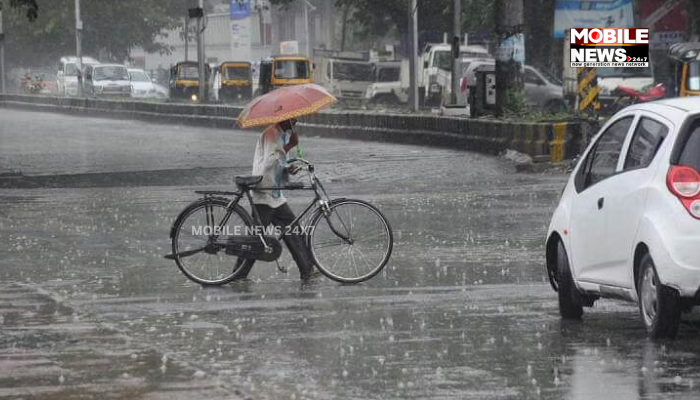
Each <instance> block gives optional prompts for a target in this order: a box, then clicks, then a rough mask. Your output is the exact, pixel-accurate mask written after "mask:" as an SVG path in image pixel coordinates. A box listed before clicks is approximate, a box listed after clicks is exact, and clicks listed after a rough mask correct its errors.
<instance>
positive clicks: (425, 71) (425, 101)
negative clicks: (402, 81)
mask: <svg viewBox="0 0 700 400" xmlns="http://www.w3.org/2000/svg"><path fill="white" fill-rule="evenodd" d="M421 58H422V62H421V63H420V65H419V68H418V72H417V74H416V75H417V76H418V93H419V96H420V98H421V104H422V105H423V106H427V107H440V106H443V105H446V104H450V103H451V100H450V97H451V94H452V62H453V57H452V45H450V44H448V43H437V44H435V43H429V44H427V45H426V46H425V48H424V50H423V54H422V56H421ZM459 58H460V59H461V60H462V62H464V61H466V60H469V59H472V58H479V59H484V58H487V59H492V58H493V56H492V55H491V54H489V52H488V50H487V49H486V48H485V47H483V46H478V45H461V46H460V47H459Z"/></svg>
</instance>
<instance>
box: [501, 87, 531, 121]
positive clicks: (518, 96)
mask: <svg viewBox="0 0 700 400" xmlns="http://www.w3.org/2000/svg"><path fill="white" fill-rule="evenodd" d="M503 108H504V111H505V112H506V113H507V114H516V115H520V114H523V113H525V112H526V111H527V103H526V101H525V91H524V90H523V89H521V88H518V87H517V86H512V87H510V88H508V90H507V91H506V98H505V101H504V102H503Z"/></svg>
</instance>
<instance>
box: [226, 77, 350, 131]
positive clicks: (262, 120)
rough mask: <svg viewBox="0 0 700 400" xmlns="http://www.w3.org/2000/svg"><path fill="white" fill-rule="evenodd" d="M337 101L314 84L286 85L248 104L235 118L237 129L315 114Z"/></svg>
mask: <svg viewBox="0 0 700 400" xmlns="http://www.w3.org/2000/svg"><path fill="white" fill-rule="evenodd" d="M337 102H338V99H336V98H335V97H333V95H332V94H330V93H328V91H326V89H324V88H323V87H321V86H319V85H315V84H313V83H309V84H305V85H296V86H285V87H283V88H280V89H276V90H273V91H272V92H270V93H267V94H265V95H262V96H260V97H258V98H256V99H254V100H253V101H251V102H250V103H248V105H247V106H246V107H245V108H244V109H243V111H241V113H240V114H239V115H238V126H240V127H241V128H250V127H253V126H261V125H270V124H276V123H278V122H282V121H286V120H288V119H292V118H298V117H301V116H304V115H309V114H314V113H316V112H318V111H319V110H322V109H324V108H326V107H328V106H330V105H331V104H334V103H337Z"/></svg>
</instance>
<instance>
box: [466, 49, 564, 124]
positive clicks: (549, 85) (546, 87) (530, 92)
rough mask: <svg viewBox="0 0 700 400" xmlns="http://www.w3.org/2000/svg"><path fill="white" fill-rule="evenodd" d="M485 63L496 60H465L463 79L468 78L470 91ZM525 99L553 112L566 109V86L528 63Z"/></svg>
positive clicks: (525, 76) (490, 63)
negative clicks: (477, 72)
mask: <svg viewBox="0 0 700 400" xmlns="http://www.w3.org/2000/svg"><path fill="white" fill-rule="evenodd" d="M484 65H494V60H487V59H479V60H474V61H471V62H463V64H462V79H465V78H466V80H467V85H468V87H469V92H471V93H474V92H473V90H474V88H475V87H476V70H477V68H479V67H481V66H484ZM523 80H524V86H525V101H526V103H527V105H528V106H530V107H537V108H543V109H545V110H548V111H551V112H559V111H565V110H566V108H567V106H566V102H565V101H564V88H563V87H562V82H561V81H560V80H559V79H558V78H557V77H555V76H554V75H552V74H551V73H547V72H545V71H540V70H538V69H536V68H535V67H533V66H530V65H526V66H525V68H524V71H523Z"/></svg>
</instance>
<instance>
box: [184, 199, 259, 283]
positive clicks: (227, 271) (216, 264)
mask: <svg viewBox="0 0 700 400" xmlns="http://www.w3.org/2000/svg"><path fill="white" fill-rule="evenodd" d="M227 216H228V217H227ZM252 225H253V221H252V218H251V217H250V214H248V213H247V212H246V211H245V210H244V209H243V208H242V207H241V206H239V205H236V206H235V207H233V208H232V209H231V212H230V215H229V212H228V201H227V200H226V199H219V198H213V199H205V200H200V201H197V202H195V203H193V204H192V205H190V206H189V207H187V208H186V209H185V210H184V211H183V212H182V213H181V214H180V216H179V217H178V218H177V220H176V221H175V224H174V225H173V230H172V233H171V237H172V246H173V255H174V256H175V262H176V263H177V266H178V268H180V271H182V273H183V274H185V276H187V277H188V278H189V279H191V280H192V281H194V282H197V283H199V284H200V285H223V284H225V283H228V282H230V281H232V280H233V279H235V278H236V277H237V276H238V274H239V273H240V271H241V270H242V267H244V266H247V265H248V263H251V262H254V260H250V259H245V258H242V257H236V256H233V255H228V254H226V248H225V247H226V246H225V244H226V242H227V240H228V239H230V238H231V237H232V236H238V235H245V234H246V229H245V227H246V226H252Z"/></svg>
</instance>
